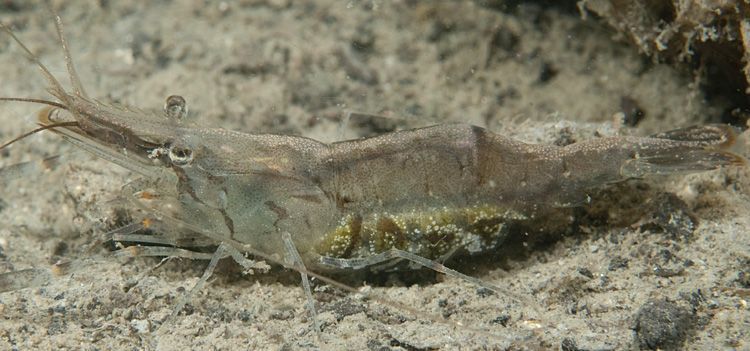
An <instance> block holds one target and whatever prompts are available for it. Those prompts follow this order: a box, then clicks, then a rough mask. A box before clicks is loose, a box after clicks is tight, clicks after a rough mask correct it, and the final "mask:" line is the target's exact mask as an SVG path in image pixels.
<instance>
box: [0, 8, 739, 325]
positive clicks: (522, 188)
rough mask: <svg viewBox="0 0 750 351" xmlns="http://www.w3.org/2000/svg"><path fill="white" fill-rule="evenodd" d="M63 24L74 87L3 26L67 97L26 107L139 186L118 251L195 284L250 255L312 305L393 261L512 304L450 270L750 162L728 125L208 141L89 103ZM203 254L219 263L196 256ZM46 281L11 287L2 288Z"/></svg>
mask: <svg viewBox="0 0 750 351" xmlns="http://www.w3.org/2000/svg"><path fill="white" fill-rule="evenodd" d="M55 20H56V25H57V29H58V33H59V36H60V41H61V43H62V47H63V51H64V54H65V62H66V65H67V70H68V75H69V78H70V80H71V82H72V89H66V88H65V87H63V85H62V84H61V83H60V82H59V81H58V80H57V79H56V77H55V76H54V75H53V74H52V73H51V72H50V71H49V70H48V69H47V68H46V67H45V66H44V65H43V64H42V63H41V62H40V61H39V60H38V59H37V58H36V56H35V55H34V54H33V53H32V52H31V51H30V50H29V49H28V48H26V46H25V45H24V44H23V43H22V42H21V41H20V40H19V39H18V38H17V37H16V36H15V35H14V34H13V33H12V32H11V31H10V30H9V29H8V28H6V27H4V26H3V29H4V30H5V31H6V32H7V33H8V35H10V36H11V37H12V38H13V39H14V40H15V41H16V43H17V44H18V45H19V46H20V47H21V48H22V49H23V50H24V52H25V53H26V54H27V56H28V57H29V59H31V60H32V61H33V62H34V63H35V64H36V65H37V66H38V67H39V69H40V70H41V71H42V75H43V76H44V78H45V79H46V80H47V82H48V84H49V88H48V91H49V93H50V94H51V95H52V96H53V97H54V98H55V99H56V100H57V101H43V100H31V99H26V101H31V102H37V103H42V104H46V105H48V106H47V107H45V108H44V109H42V110H41V111H40V112H39V113H38V123H39V125H40V127H39V128H38V129H36V130H35V131H34V132H36V131H41V130H51V131H52V132H54V133H57V134H59V135H61V136H62V137H63V138H65V139H66V140H68V141H70V142H71V143H73V144H74V145H76V146H77V147H79V148H81V149H84V150H87V151H89V152H91V153H93V154H95V155H97V156H98V157H101V158H103V159H106V160H108V161H111V162H113V163H115V164H118V165H120V166H122V167H124V168H127V169H129V170H131V171H133V172H135V173H138V174H140V175H141V176H142V178H141V179H139V180H138V181H134V182H131V183H128V184H127V185H125V186H124V188H123V192H124V194H125V197H126V198H127V199H128V201H129V202H130V204H132V205H133V206H134V207H135V208H137V209H139V210H141V211H142V212H143V213H144V216H143V217H142V219H141V220H140V221H137V222H136V223H135V225H133V226H129V227H127V228H126V229H122V230H119V231H117V232H116V233H113V234H112V237H111V239H112V240H114V241H118V242H130V243H140V244H144V245H143V246H141V245H137V246H130V247H128V248H125V249H123V250H121V253H123V254H128V255H132V256H173V257H185V258H192V259H207V260H211V262H210V264H209V268H208V269H207V270H206V274H205V275H204V277H202V278H201V280H200V281H199V284H197V285H196V287H200V286H201V285H202V284H203V283H205V282H206V280H207V279H208V276H210V273H211V271H212V270H213V268H214V267H215V266H216V264H217V262H218V260H219V259H221V258H224V257H228V256H229V257H232V258H233V259H234V260H235V261H237V262H238V263H239V264H241V265H243V266H244V267H245V268H247V269H261V270H263V269H266V267H265V266H264V265H263V264H262V263H259V262H255V261H251V260H249V259H247V258H245V254H251V255H253V256H254V257H256V258H260V259H264V260H267V261H269V262H274V263H280V264H282V265H284V266H287V267H290V268H294V269H296V270H298V271H299V272H300V273H302V275H303V279H302V280H303V284H304V285H305V288H306V289H305V290H306V292H307V294H308V297H309V296H310V295H311V293H310V287H309V285H307V284H308V283H307V275H313V276H315V277H318V278H319V279H322V280H325V281H330V280H327V279H326V278H325V276H323V275H322V274H323V273H328V272H337V273H340V272H349V271H353V270H361V269H371V270H378V269H381V270H382V269H388V268H389V267H391V266H392V265H393V264H394V262H397V261H406V262H408V263H410V267H413V266H423V267H428V268H431V269H434V270H436V271H439V272H443V273H446V274H449V275H452V276H455V277H459V278H462V279H465V280H467V281H470V282H474V283H477V284H480V285H482V286H488V287H489V288H491V289H493V290H495V291H499V292H502V293H505V291H504V290H503V289H501V288H499V287H494V286H491V285H488V284H485V283H483V282H481V281H480V280H477V279H473V278H471V277H468V276H466V275H464V274H462V273H460V272H457V271H454V270H452V269H450V268H448V267H445V266H444V265H443V264H441V263H440V262H444V261H446V260H448V259H450V258H452V257H454V256H457V255H461V254H464V255H466V254H468V255H473V254H479V253H483V252H489V251H492V250H495V249H497V248H498V247H500V246H502V245H503V244H505V243H506V239H507V238H508V237H509V235H510V233H511V232H512V231H514V230H518V229H519V228H524V229H523V230H525V231H527V232H530V233H533V235H545V233H554V232H559V231H560V230H564V228H566V227H567V226H569V225H570V224H571V216H570V212H569V211H570V210H571V209H572V208H574V207H576V206H580V205H582V204H585V203H587V201H588V199H589V194H590V193H591V192H592V191H593V190H594V189H597V188H600V187H602V186H606V185H608V184H612V183H616V182H621V181H624V180H627V179H631V178H640V177H644V176H649V175H655V174H674V173H687V172H702V171H708V170H714V169H718V168H720V167H726V166H738V165H742V164H744V159H743V158H742V157H740V156H738V155H736V154H734V153H732V152H731V151H729V147H731V146H732V144H733V143H734V142H735V140H736V135H735V132H734V130H733V129H732V128H730V127H727V126H723V125H705V126H697V127H690V128H684V129H678V130H673V131H669V132H665V133H659V134H655V135H653V136H651V137H630V136H618V137H604V138H599V139H594V140H588V141H583V142H579V143H574V144H571V145H568V146H555V145H536V144H527V143H523V142H520V141H516V140H513V139H511V138H508V137H505V136H502V135H499V134H495V133H493V132H491V131H489V130H487V129H484V128H480V127H477V126H472V125H468V124H442V125H435V126H431V127H425V128H419V129H410V130H404V131H398V132H392V133H387V134H382V135H379V136H375V137H370V138H365V139H356V140H346V141H339V142H333V143H324V142H320V141H316V140H313V139H309V138H305V137H299V136H292V135H276V134H252V133H244V132H236V131H230V130H225V129H220V128H204V127H200V126H195V125H192V124H191V123H190V122H188V121H186V120H185V116H186V115H187V104H186V101H185V99H184V98H183V97H180V96H170V97H168V98H167V99H166V103H165V107H164V113H163V115H158V114H154V113H148V112H144V111H140V110H136V109H130V108H125V107H119V106H114V105H108V104H104V103H100V102H98V101H96V100H94V99H92V98H91V97H89V95H88V94H87V93H86V91H85V89H84V87H83V84H82V83H81V82H80V80H79V78H78V76H77V74H76V71H75V68H74V65H73V61H72V59H71V55H70V53H69V51H68V47H67V43H66V41H65V39H64V35H63V34H62V22H61V20H60V18H59V17H56V18H55ZM3 100H23V99H13V98H5V99H3ZM18 139H20V138H16V139H14V140H12V141H11V142H9V143H6V144H5V145H4V146H3V147H5V146H7V145H9V144H10V143H12V142H15V141H16V140H18ZM143 229H150V230H151V231H152V232H154V233H156V234H152V235H144V234H140V231H141V230H143ZM205 247H213V248H215V251H214V253H213V254H211V253H205V252H202V251H200V249H201V248H205ZM11 273H13V272H11ZM45 277H46V276H44V275H43V274H42V273H38V271H29V272H25V273H24V274H5V275H2V276H0V291H8V290H16V289H19V288H21V287H24V286H33V285H39V284H41V283H42V282H44V281H45ZM194 290H195V289H194ZM183 304H184V301H183V302H181V303H180V304H178V308H176V309H175V311H179V310H180V309H181V308H182V305H183ZM311 308H312V307H311Z"/></svg>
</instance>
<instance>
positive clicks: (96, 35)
mask: <svg viewBox="0 0 750 351" xmlns="http://www.w3.org/2000/svg"><path fill="white" fill-rule="evenodd" d="M54 6H55V9H56V11H58V12H59V14H60V16H61V17H62V19H63V21H64V23H65V24H66V32H67V36H68V38H69V42H70V47H71V52H72V53H73V56H74V59H75V61H76V63H77V66H78V71H79V74H80V76H81V79H82V81H83V82H84V84H85V86H86V88H87V90H88V92H89V94H90V95H92V96H95V97H97V98H99V99H101V100H105V101H114V102H118V103H122V104H127V105H132V106H137V107H139V108H142V109H156V110H158V109H160V108H161V107H162V105H163V101H164V99H165V97H166V96H168V95H172V94H179V95H182V96H184V97H185V98H186V99H187V101H188V104H189V107H190V117H189V118H192V119H193V120H194V121H195V122H196V123H198V124H201V125H204V126H211V127H223V128H227V129H234V130H240V131H245V132H274V133H291V134H300V135H305V136H308V137H313V138H316V139H320V140H325V141H334V140H341V139H343V138H351V137H358V136H361V135H365V134H371V133H374V132H382V131H384V130H390V129H392V128H405V127H412V126H419V125H429V124H434V123H443V122H465V123H472V124H476V125H480V126H484V127H486V128H489V129H491V130H493V131H496V132H498V133H503V134H507V135H510V136H513V137H516V138H518V139H521V140H524V141H528V142H535V143H537V142H541V143H570V142H575V141H580V140H585V139H590V138H595V137H598V136H602V135H614V134H617V133H622V134H633V135H648V134H650V133H653V132H657V131H663V130H669V129H674V128H678V127H682V126H688V125H693V124H700V123H708V122H715V121H717V120H718V116H719V115H720V114H721V112H722V111H723V110H725V109H726V106H725V105H722V102H721V101H707V100H706V99H705V98H704V96H703V93H702V92H701V90H700V89H699V88H698V87H697V82H696V81H695V79H693V78H692V76H691V75H690V74H689V72H683V71H678V70H675V69H674V68H672V67H670V66H665V65H658V64H653V63H651V62H648V61H647V60H644V59H643V58H642V57H639V56H638V54H637V52H634V50H633V49H631V48H629V47H628V46H627V45H624V44H622V43H618V42H617V41H616V40H613V38H612V36H613V35H612V33H611V32H609V31H607V30H606V29H605V28H604V27H602V26H600V25H599V24H598V23H597V21H596V20H595V19H593V18H591V17H589V19H588V20H586V21H584V20H582V19H581V18H580V16H578V14H577V13H576V12H569V11H567V10H564V9H562V8H557V7H553V8H546V9H545V8H543V7H540V6H537V5H533V4H531V5H522V6H520V7H518V8H516V9H514V10H513V11H511V12H503V11H498V10H495V9H492V8H487V7H483V6H481V5H478V4H477V3H475V2H469V1H456V2H453V1H450V2H448V1H446V2H439V3H437V2H435V3H433V2H412V1H392V2H386V1H383V2H381V1H309V2H308V1H300V2H297V1H284V0H278V1H273V0H268V1H239V2H222V1H174V2H158V4H157V3H155V4H147V3H146V2H142V3H141V2H138V3H132V4H131V3H125V2H114V1H113V2H108V1H100V2H93V1H90V2H71V3H69V4H65V3H64V2H60V1H56V2H54ZM0 20H2V22H3V23H6V24H9V25H11V26H12V27H13V28H14V31H15V32H16V33H17V35H18V36H19V37H20V38H21V40H23V41H24V43H26V44H27V45H28V46H29V47H30V48H31V49H32V50H33V51H34V52H36V53H38V55H39V57H40V58H41V60H42V61H43V62H45V63H46V64H47V65H48V66H49V67H50V69H51V70H52V72H53V73H54V74H55V75H57V76H58V77H61V78H62V77H64V76H65V65H64V61H63V60H62V55H61V50H60V45H59V44H58V42H57V39H56V35H55V31H54V22H53V20H52V18H51V15H50V14H49V13H48V12H47V11H46V9H45V7H44V6H42V5H41V4H37V3H36V2H31V3H27V2H17V3H16V2H13V1H11V2H4V3H3V4H2V5H0ZM0 77H2V78H0V81H2V84H0V96H13V97H36V98H47V97H48V96H47V95H46V93H45V87H46V85H45V82H44V80H43V79H42V78H41V76H40V75H39V72H38V70H37V69H36V68H35V67H34V66H33V64H31V63H30V62H29V61H28V60H26V59H25V58H24V56H23V53H22V52H21V50H20V49H19V47H18V46H17V45H16V44H15V43H13V42H12V41H11V40H10V38H9V37H8V36H7V35H2V36H0ZM63 81H64V82H65V84H67V80H65V79H63ZM1 106H2V107H1V108H2V109H1V111H2V113H0V121H2V122H1V123H0V137H1V138H2V140H9V139H11V138H13V137H14V136H17V135H19V134H21V133H23V132H24V131H27V130H29V129H31V128H33V126H34V122H33V118H31V117H26V116H32V115H33V113H34V111H36V110H38V106H30V105H28V104H20V103H3V104H2V105H1ZM347 112H356V113H363V114H371V115H378V116H383V118H374V119H368V118H364V119H356V118H355V120H353V121H351V122H349V123H347V124H344V126H345V128H341V126H342V119H343V116H345V115H346V113H347ZM622 117H625V120H626V122H627V123H625V124H622V123H619V122H618V121H622V120H623V118H622ZM637 120H639V121H638V123H635V122H636V121H637ZM743 147H744V146H743ZM746 150H747V148H744V149H743V151H746ZM53 155H65V158H66V162H63V163H62V164H60V165H59V166H57V167H53V168H51V169H48V170H45V171H40V172H33V173H23V174H22V176H20V177H19V176H17V174H16V175H15V176H12V175H13V174H11V175H9V173H12V172H8V171H5V172H3V171H0V172H2V173H0V176H3V177H5V178H4V180H3V182H2V183H0V184H2V185H3V190H2V195H0V271H6V272H7V271H14V270H20V269H25V268H30V267H40V266H47V265H49V264H51V263H53V262H55V261H57V260H59V259H65V260H76V259H81V258H88V259H93V260H95V261H96V264H95V265H92V266H89V267H88V268H87V269H85V270H83V271H79V272H76V273H75V274H73V275H72V276H66V277H62V278H59V279H56V280H54V281H52V282H51V283H49V284H47V285H45V286H43V287H39V288H31V289H25V290H20V291H15V292H10V293H4V294H2V295H0V349H4V350H11V349H14V350H28V349H76V350H79V349H83V350H109V349H150V348H155V349H160V350H181V349H186V348H189V349H215V350H232V349H282V350H296V349H331V350H337V349H352V350H362V349H369V350H457V349H461V350H477V349H479V350H484V349H487V350H495V349H497V350H506V349H511V350H516V349H532V350H535V349H539V350H544V349H563V350H621V349H638V348H641V347H647V346H649V345H652V346H653V345H661V346H662V347H663V348H667V349H670V348H674V349H677V348H685V349H695V350H706V349H748V348H750V335H748V330H750V310H749V308H748V306H747V302H746V301H747V299H748V296H749V295H750V293H749V290H748V289H750V254H749V253H750V234H749V233H748V231H747V228H748V224H750V216H748V215H747V213H748V209H749V206H750V201H749V199H748V189H750V188H749V187H750V178H749V177H748V172H747V170H746V169H725V170H719V171H713V172H707V173H703V174H693V175H685V176H673V177H668V178H654V179H647V180H640V181H629V182H626V183H624V184H619V185H616V186H612V187H610V188H608V189H604V190H603V191H601V192H600V193H597V194H595V196H594V197H593V200H594V202H593V203H592V205H591V206H589V207H587V208H585V209H582V211H581V213H582V214H581V221H582V225H580V226H579V227H577V228H575V230H571V231H570V232H568V233H566V234H565V235H561V236H560V237H559V238H556V240H552V241H548V240H546V241H544V242H542V243H539V242H535V241H534V240H533V238H530V240H529V242H528V243H524V242H515V243H509V246H511V247H512V250H500V251H499V252H498V253H490V254H488V255H485V256H482V257H476V258H469V259H462V260H456V261H454V262H449V263H450V264H451V265H453V266H455V267H457V268H458V269H460V270H461V271H464V272H467V273H470V274H471V275H473V276H476V277H478V278H480V279H482V280H484V281H487V282H489V283H491V284H495V285H497V286H501V287H504V288H506V289H508V290H510V291H511V292H513V293H514V294H517V295H520V296H524V297H526V298H527V299H528V301H533V303H532V304H536V306H529V305H522V304H519V303H517V302H514V300H512V299H509V298H508V297H507V296H500V295H498V294H494V293H490V292H488V291H486V290H484V289H481V288H478V287H477V286H474V285H472V284H470V283H467V282H463V281H459V280H456V279H453V278H444V277H442V276H438V275H436V274H434V273H430V272H409V271H407V272H395V273H380V274H372V275H364V276H362V277H357V278H352V279H350V280H353V281H354V283H357V284H359V285H362V284H367V285H369V288H368V290H369V291H370V293H371V294H374V295H377V296H380V298H381V299H386V300H389V301H396V302H398V303H401V304H404V305H407V306H411V307H413V308H414V309H416V310H418V311H422V313H421V314H417V315H415V314H414V313H410V312H408V311H404V310H399V309H397V308H394V307H389V306H386V305H383V304H380V303H377V302H375V301H372V300H365V299H362V298H360V297H359V296H354V295H352V294H349V293H346V292H342V291H339V290H337V289H334V288H332V287H329V286H326V285H325V284H320V283H316V285H315V286H316V288H315V293H314V295H315V298H316V303H317V305H318V310H319V311H320V312H319V316H318V318H319V319H320V322H321V324H322V325H323V330H322V333H321V337H322V340H316V334H315V332H314V330H313V328H312V322H311V319H310V318H309V316H308V315H307V313H306V310H305V307H304V304H305V298H304V295H303V292H302V289H301V288H300V286H299V280H298V275H297V274H296V273H294V272H288V271H285V270H283V269H280V268H275V269H273V270H272V271H271V272H270V273H268V274H264V275H252V276H242V275H241V274H239V273H238V271H237V269H232V268H231V266H232V264H231V263H230V262H227V263H226V264H222V267H220V268H221V269H219V272H217V274H216V275H215V276H214V278H213V279H212V281H211V284H209V285H208V286H207V287H205V288H204V289H202V290H201V291H200V292H199V293H198V294H197V296H195V297H194V298H193V299H192V300H191V301H190V303H189V305H188V306H187V307H186V309H185V312H183V314H181V315H180V316H179V317H178V318H177V319H176V321H175V322H173V323H171V324H167V325H164V326H162V327H161V328H160V329H159V330H158V331H156V328H157V327H158V326H159V325H160V324H161V320H163V319H164V318H165V317H166V316H167V315H168V314H169V313H170V312H171V310H172V308H173V307H174V304H175V301H176V299H177V298H178V297H179V296H181V295H182V294H184V291H185V290H186V289H190V287H192V286H193V284H194V283H195V282H196V281H197V279H198V277H199V276H200V275H201V273H202V272H203V269H204V268H205V266H206V263H205V262H201V261H188V260H179V259H176V260H171V261H169V262H167V263H165V264H164V265H161V266H159V267H158V268H154V267H155V266H156V265H157V264H158V263H159V259H155V258H150V259H149V258H131V259H115V258H110V257H108V256H107V251H106V248H104V247H100V246H97V247H96V248H95V249H94V250H93V252H92V251H88V252H86V251H85V248H86V246H87V244H88V243H90V242H93V241H94V240H95V239H96V238H97V237H98V235H101V233H102V232H104V231H106V230H108V229H111V228H113V227H114V226H115V225H116V224H117V223H115V222H117V220H118V219H119V220H121V219H122V214H118V213H119V212H118V210H117V205H116V204H113V203H111V201H109V200H111V199H112V198H114V197H115V196H116V194H117V192H118V191H120V188H121V187H122V185H123V184H125V183H126V182H128V181H129V180H132V179H134V178H135V177H136V175H134V174H131V173H129V172H128V171H126V170H124V169H122V168H119V167H118V166H115V165H112V164H109V163H107V162H105V161H102V160H96V159H94V158H93V157H91V156H89V155H87V154H85V153H82V152H76V151H75V150H74V147H73V146H71V145H69V144H67V143H65V142H64V141H63V140H61V139H60V138H59V137H57V136H55V135H53V134H51V133H49V134H47V133H42V134H39V135H35V136H33V137H30V138H28V139H27V140H25V141H23V142H21V143H18V144H17V145H15V146H13V147H12V148H9V149H5V150H2V154H0V165H2V166H8V165H14V164H18V163H20V162H25V161H34V160H40V159H43V158H45V157H49V156H53ZM6 170H7V168H6ZM118 216H120V217H118ZM660 218H661V219H660ZM665 218H666V220H664V219H665ZM670 220H672V221H671V222H670ZM675 221H676V222H680V221H682V222H680V223H685V222H686V221H687V222H688V224H689V225H687V224H686V225H684V226H679V225H678V226H670V225H669V223H673V222H675ZM120 224H122V223H120ZM685 228H688V229H685ZM508 251H512V252H508ZM224 266H227V267H224ZM662 317H663V318H662Z"/></svg>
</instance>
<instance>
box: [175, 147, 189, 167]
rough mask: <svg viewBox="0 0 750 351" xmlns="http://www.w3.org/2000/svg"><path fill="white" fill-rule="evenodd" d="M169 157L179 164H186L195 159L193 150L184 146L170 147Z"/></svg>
mask: <svg viewBox="0 0 750 351" xmlns="http://www.w3.org/2000/svg"><path fill="white" fill-rule="evenodd" d="M169 159H170V160H171V161H172V163H173V164H175V165H177V166H184V165H186V164H188V163H190V162H191V161H193V150H191V149H190V148H187V147H184V146H172V147H170V148H169Z"/></svg>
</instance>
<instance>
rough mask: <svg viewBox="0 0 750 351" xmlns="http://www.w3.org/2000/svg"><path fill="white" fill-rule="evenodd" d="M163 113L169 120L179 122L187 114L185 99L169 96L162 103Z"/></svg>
mask: <svg viewBox="0 0 750 351" xmlns="http://www.w3.org/2000/svg"><path fill="white" fill-rule="evenodd" d="M164 113H166V114H167V117H169V118H171V119H176V120H180V119H182V118H183V117H185V116H186V115H187V113H188V109H187V103H186V102H185V98H183V97H182V96H179V95H170V96H169V97H168V98H167V101H166V102H165V103H164Z"/></svg>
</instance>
